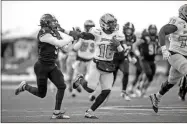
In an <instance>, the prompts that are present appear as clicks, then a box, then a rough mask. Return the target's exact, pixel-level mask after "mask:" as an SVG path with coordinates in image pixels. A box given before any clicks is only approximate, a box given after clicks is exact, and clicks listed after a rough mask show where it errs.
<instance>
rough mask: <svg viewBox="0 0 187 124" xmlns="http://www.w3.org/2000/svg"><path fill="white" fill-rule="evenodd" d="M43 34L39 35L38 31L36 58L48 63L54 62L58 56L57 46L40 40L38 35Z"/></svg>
mask: <svg viewBox="0 0 187 124" xmlns="http://www.w3.org/2000/svg"><path fill="white" fill-rule="evenodd" d="M44 35H45V34H42V35H41V34H40V33H38V37H37V39H38V59H39V60H40V61H42V62H45V63H48V64H50V63H55V61H56V59H57V57H58V52H59V48H58V47H56V46H54V45H51V44H49V43H45V42H41V41H40V40H39V37H42V36H44Z"/></svg>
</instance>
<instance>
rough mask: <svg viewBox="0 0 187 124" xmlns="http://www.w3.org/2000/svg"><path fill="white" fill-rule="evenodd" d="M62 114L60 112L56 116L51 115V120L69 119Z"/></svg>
mask: <svg viewBox="0 0 187 124" xmlns="http://www.w3.org/2000/svg"><path fill="white" fill-rule="evenodd" d="M64 113H65V112H64ZM64 113H62V112H60V113H58V114H55V113H53V115H52V117H51V119H70V117H69V116H68V115H65V114H64Z"/></svg>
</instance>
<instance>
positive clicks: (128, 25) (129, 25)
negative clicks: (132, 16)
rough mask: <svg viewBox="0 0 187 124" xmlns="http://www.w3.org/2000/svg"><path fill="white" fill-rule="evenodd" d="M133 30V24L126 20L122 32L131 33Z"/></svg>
mask: <svg viewBox="0 0 187 124" xmlns="http://www.w3.org/2000/svg"><path fill="white" fill-rule="evenodd" d="M134 31H135V28H134V25H133V24H132V23H131V22H127V23H125V24H124V26H123V34H125V35H128V36H130V35H133V34H134Z"/></svg>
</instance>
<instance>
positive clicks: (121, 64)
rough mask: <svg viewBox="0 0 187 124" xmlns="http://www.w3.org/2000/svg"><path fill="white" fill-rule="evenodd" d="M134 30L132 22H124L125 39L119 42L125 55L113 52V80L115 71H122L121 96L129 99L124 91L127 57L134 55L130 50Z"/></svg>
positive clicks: (127, 69) (127, 70) (127, 64)
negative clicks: (114, 67)
mask: <svg viewBox="0 0 187 124" xmlns="http://www.w3.org/2000/svg"><path fill="white" fill-rule="evenodd" d="M134 31H135V28H134V25H133V24H132V23H130V22H127V23H126V24H124V26H123V34H124V35H125V40H124V41H122V43H121V44H122V46H123V47H124V48H125V50H126V51H125V53H126V57H124V58H122V57H121V56H120V55H119V53H115V55H114V63H115V64H116V70H115V71H114V82H115V81H116V77H117V72H118V69H119V70H120V71H121V72H122V73H123V77H122V91H121V97H123V98H124V99H125V100H131V99H130V97H129V95H128V94H127V92H126V89H127V85H128V79H129V59H131V60H132V58H133V57H134V56H133V52H132V45H133V43H134V42H136V36H135V35H134ZM128 54H129V55H128ZM133 59H134V58H133Z"/></svg>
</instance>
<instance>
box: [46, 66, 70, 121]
mask: <svg viewBox="0 0 187 124" xmlns="http://www.w3.org/2000/svg"><path fill="white" fill-rule="evenodd" d="M49 79H50V80H51V82H52V83H54V85H55V86H56V87H57V93H56V102H55V109H54V112H53V115H52V118H53V119H64V118H65V119H69V116H67V115H64V113H62V112H60V109H61V104H62V100H63V97H64V92H65V89H66V84H65V83H64V76H63V74H62V72H61V71H60V69H59V68H58V67H57V66H56V67H55V68H54V69H53V70H52V71H51V72H50V73H49Z"/></svg>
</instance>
